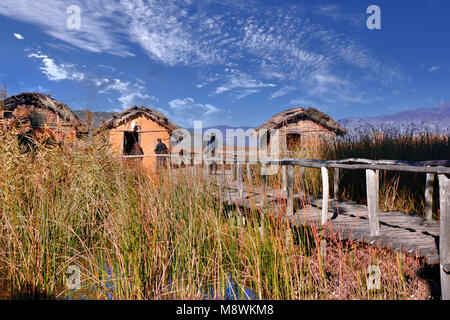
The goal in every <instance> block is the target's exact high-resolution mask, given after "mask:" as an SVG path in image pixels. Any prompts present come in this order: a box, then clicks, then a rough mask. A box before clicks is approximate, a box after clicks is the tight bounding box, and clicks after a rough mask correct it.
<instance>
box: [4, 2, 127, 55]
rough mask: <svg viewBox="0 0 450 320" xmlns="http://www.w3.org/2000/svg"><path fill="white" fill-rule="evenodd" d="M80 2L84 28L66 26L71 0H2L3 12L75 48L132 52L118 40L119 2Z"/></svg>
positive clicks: (119, 31)
mask: <svg viewBox="0 0 450 320" xmlns="http://www.w3.org/2000/svg"><path fill="white" fill-rule="evenodd" d="M77 2H78V4H79V5H80V7H81V30H70V29H69V28H67V19H68V18H69V15H68V14H67V12H66V10H67V8H68V6H69V5H70V4H72V3H70V4H67V2H66V1H59V0H46V1H35V0H3V1H1V2H0V15H4V16H7V17H10V18H12V19H16V20H20V21H24V22H26V23H30V24H34V25H37V26H38V27H39V28H41V29H42V30H43V31H44V32H45V33H47V34H48V35H50V36H52V37H54V38H56V39H58V40H61V41H63V42H65V43H66V44H68V45H70V46H72V47H76V48H80V49H82V50H86V51H89V52H95V53H101V52H108V53H110V54H115V55H119V56H130V55H132V54H131V53H130V52H129V51H128V50H127V49H126V47H125V46H124V45H123V44H121V41H120V40H119V39H120V36H121V29H122V26H121V25H118V24H117V23H116V22H117V19H115V18H116V14H118V13H120V11H116V10H117V9H119V7H118V6H117V5H116V4H114V3H112V1H105V0H100V1H87V0H81V1H77ZM124 23H125V24H126V21H124Z"/></svg>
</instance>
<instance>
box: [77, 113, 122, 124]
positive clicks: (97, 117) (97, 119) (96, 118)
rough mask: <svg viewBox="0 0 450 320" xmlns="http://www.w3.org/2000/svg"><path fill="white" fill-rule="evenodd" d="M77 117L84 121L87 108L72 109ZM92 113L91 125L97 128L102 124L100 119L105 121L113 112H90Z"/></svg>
mask: <svg viewBox="0 0 450 320" xmlns="http://www.w3.org/2000/svg"><path fill="white" fill-rule="evenodd" d="M73 112H74V113H75V115H76V116H77V118H78V119H80V120H81V121H83V123H86V113H87V110H74V111H73ZM92 114H93V121H92V122H93V126H94V128H97V127H98V126H100V125H101V124H102V121H107V120H109V119H111V118H112V116H113V115H114V114H116V113H115V112H92Z"/></svg>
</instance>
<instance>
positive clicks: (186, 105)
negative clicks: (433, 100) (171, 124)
mask: <svg viewBox="0 0 450 320" xmlns="http://www.w3.org/2000/svg"><path fill="white" fill-rule="evenodd" d="M169 107H170V110H168V111H167V110H166V112H165V113H166V114H167V115H168V116H170V117H171V118H172V119H173V120H174V121H175V122H176V123H178V124H179V125H181V126H184V127H187V128H192V127H193V126H194V121H203V122H204V125H206V126H209V125H215V124H219V123H223V122H224V121H228V120H229V119H230V116H229V114H228V112H226V111H225V110H222V109H220V108H218V107H216V106H214V105H212V104H209V103H197V102H195V100H194V99H193V98H190V97H188V98H183V99H174V100H172V101H170V102H169Z"/></svg>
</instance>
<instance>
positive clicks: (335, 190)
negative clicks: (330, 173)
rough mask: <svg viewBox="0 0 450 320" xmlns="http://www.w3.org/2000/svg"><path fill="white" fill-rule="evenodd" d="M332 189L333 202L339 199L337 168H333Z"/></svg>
mask: <svg viewBox="0 0 450 320" xmlns="http://www.w3.org/2000/svg"><path fill="white" fill-rule="evenodd" d="M333 182H334V187H333V194H334V200H337V199H338V197H339V168H334V181H333Z"/></svg>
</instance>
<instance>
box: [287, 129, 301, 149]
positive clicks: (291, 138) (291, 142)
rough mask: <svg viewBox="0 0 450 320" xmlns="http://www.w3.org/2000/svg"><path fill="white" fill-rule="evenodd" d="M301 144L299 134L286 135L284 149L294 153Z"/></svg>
mask: <svg viewBox="0 0 450 320" xmlns="http://www.w3.org/2000/svg"><path fill="white" fill-rule="evenodd" d="M301 142H302V139H301V134H300V133H288V134H286V148H287V150H288V151H295V150H297V149H298V148H300V144H301Z"/></svg>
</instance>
